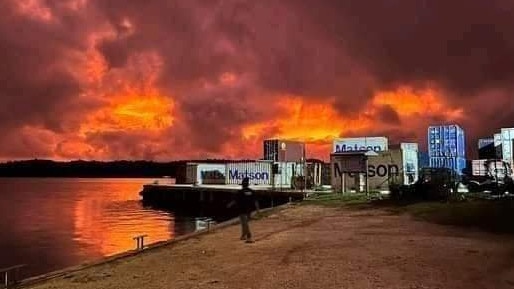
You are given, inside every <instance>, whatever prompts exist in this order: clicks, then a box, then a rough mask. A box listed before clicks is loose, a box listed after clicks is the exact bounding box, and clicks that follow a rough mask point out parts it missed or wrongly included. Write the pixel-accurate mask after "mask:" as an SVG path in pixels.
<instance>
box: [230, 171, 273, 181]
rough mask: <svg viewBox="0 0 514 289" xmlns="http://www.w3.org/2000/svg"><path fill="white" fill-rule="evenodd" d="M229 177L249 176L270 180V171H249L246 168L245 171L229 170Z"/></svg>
mask: <svg viewBox="0 0 514 289" xmlns="http://www.w3.org/2000/svg"><path fill="white" fill-rule="evenodd" d="M228 177H229V179H236V180H242V179H243V178H249V179H250V180H268V179H269V173H267V172H248V171H247V170H245V171H244V172H240V171H239V170H229V171H228Z"/></svg>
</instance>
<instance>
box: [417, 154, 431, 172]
mask: <svg viewBox="0 0 514 289" xmlns="http://www.w3.org/2000/svg"><path fill="white" fill-rule="evenodd" d="M429 166H430V161H429V157H428V153H427V152H421V151H418V168H427V167H429Z"/></svg>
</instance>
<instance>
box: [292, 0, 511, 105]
mask: <svg viewBox="0 0 514 289" xmlns="http://www.w3.org/2000/svg"><path fill="white" fill-rule="evenodd" d="M303 3H304V4H302V5H304V7H302V8H304V10H303V11H304V12H303V13H304V14H303V15H308V17H309V19H311V21H312V22H313V23H317V24H316V25H317V27H318V31H319V32H320V33H324V34H325V35H326V37H327V38H330V39H333V40H334V41H336V42H337V43H338V45H339V46H340V47H344V48H345V49H346V50H347V51H348V52H349V53H350V54H351V55H352V56H353V57H355V58H356V59H358V60H359V62H361V63H362V64H363V65H365V66H366V67H367V68H368V69H369V70H370V71H371V72H372V73H373V75H374V76H375V77H377V78H378V79H379V80H380V81H381V83H382V85H384V86H388V85H396V84H402V83H409V82H417V81H420V80H421V81H424V80H428V81H436V82H437V83H438V84H439V85H442V86H445V87H446V88H449V89H451V90H452V91H453V92H455V93H457V94H460V95H465V96H468V95H469V94H475V93H477V92H479V91H480V90H482V89H485V88H491V87H511V86H512V84H511V83H512V80H513V79H514V54H512V51H513V49H514V40H513V39H512V37H510V36H511V35H512V33H513V32H514V10H513V8H514V2H512V1H503V0H493V1H464V0H456V1H446V0H433V1H423V0H419V1H412V0H397V1H392V0H390V1H386V0H383V1H361V0H358V1H357V0H350V1H323V2H314V1H309V2H307V1H304V2H303Z"/></svg>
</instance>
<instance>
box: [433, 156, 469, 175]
mask: <svg viewBox="0 0 514 289" xmlns="http://www.w3.org/2000/svg"><path fill="white" fill-rule="evenodd" d="M430 167H432V168H449V169H452V170H454V171H455V172H457V173H458V174H459V175H462V171H463V170H464V169H465V168H466V159H465V158H459V157H431V158H430Z"/></svg>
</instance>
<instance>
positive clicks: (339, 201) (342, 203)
mask: <svg viewBox="0 0 514 289" xmlns="http://www.w3.org/2000/svg"><path fill="white" fill-rule="evenodd" d="M300 205H318V206H326V207H333V208H334V207H335V208H338V207H340V208H342V207H345V208H350V209H355V210H367V209H383V210H386V211H389V212H391V213H395V214H410V215H412V216H414V217H415V218H416V219H418V220H423V221H427V222H431V223H436V224H441V225H453V226H460V227H469V228H476V229H480V230H484V231H489V232H494V233H508V234H514V199H503V200H483V199H482V200H469V201H464V202H426V201H419V202H415V201H403V202H399V201H395V200H390V199H375V200H373V199H372V198H369V197H366V195H365V194H355V193H353V194H344V195H341V194H335V193H325V194H318V195H316V196H314V197H311V198H309V199H306V200H304V201H303V202H301V204H300Z"/></svg>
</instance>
